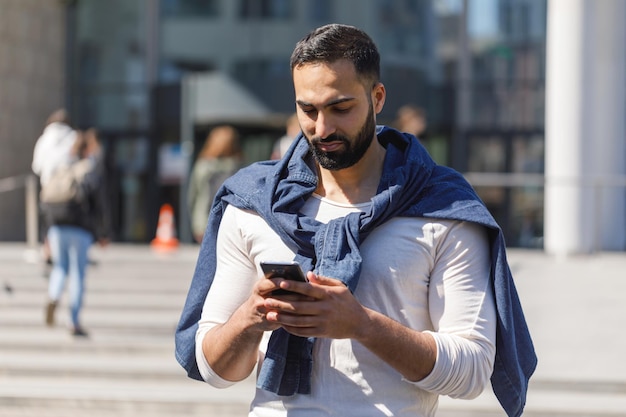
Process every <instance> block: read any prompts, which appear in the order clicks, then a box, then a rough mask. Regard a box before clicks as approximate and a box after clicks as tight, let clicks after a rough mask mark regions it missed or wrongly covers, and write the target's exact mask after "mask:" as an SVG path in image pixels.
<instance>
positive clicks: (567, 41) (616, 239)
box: [544, 0, 626, 255]
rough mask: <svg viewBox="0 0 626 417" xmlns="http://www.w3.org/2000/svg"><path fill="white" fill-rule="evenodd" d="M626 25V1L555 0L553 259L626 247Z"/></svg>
mask: <svg viewBox="0 0 626 417" xmlns="http://www.w3.org/2000/svg"><path fill="white" fill-rule="evenodd" d="M625 24H626V2H624V1H623V0H602V1H595V0H549V1H548V38H547V45H548V46H547V71H546V72H547V73H546V190H545V223H544V224H545V243H544V247H545V250H546V251H547V252H550V253H554V254H559V255H567V254H576V253H590V252H592V251H595V250H623V249H624V248H625V242H626V223H625V222H626V220H625V218H626V207H625V203H626V189H625V188H624V187H621V186H616V184H615V181H614V180H615V178H618V177H620V176H623V175H625V174H626V139H625V137H626V135H625V128H624V120H625V118H626V109H625V107H624V106H625V97H626V88H625V77H626V69H625V65H624V55H625V54H626V32H625V29H624V27H625ZM609 180H612V181H613V185H610V184H608V181H609ZM618 182H619V181H618ZM609 185H610V186H609Z"/></svg>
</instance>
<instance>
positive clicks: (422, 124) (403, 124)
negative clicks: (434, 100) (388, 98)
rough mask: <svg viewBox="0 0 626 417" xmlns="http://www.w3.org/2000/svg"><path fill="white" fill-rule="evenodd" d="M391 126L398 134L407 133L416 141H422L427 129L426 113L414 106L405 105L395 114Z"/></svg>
mask: <svg viewBox="0 0 626 417" xmlns="http://www.w3.org/2000/svg"><path fill="white" fill-rule="evenodd" d="M392 126H393V127H395V128H396V129H398V130H399V131H400V132H407V133H410V134H412V135H413V136H415V137H416V138H418V139H423V135H424V133H425V132H426V128H427V127H428V122H427V119H426V112H425V111H424V109H423V108H421V107H419V106H416V105H415V104H405V105H404V106H402V107H400V108H399V109H398V111H397V112H396V119H395V120H394V122H393V124H392Z"/></svg>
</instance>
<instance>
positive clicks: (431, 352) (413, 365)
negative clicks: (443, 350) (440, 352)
mask: <svg viewBox="0 0 626 417" xmlns="http://www.w3.org/2000/svg"><path fill="white" fill-rule="evenodd" d="M365 311H366V312H367V316H368V323H367V326H362V330H361V332H360V334H359V335H358V337H357V338H356V339H357V340H358V341H359V342H360V343H361V344H362V345H363V346H365V347H366V348H368V349H369V350H370V351H372V353H374V354H376V355H377V356H378V357H379V358H381V359H382V360H383V361H385V362H386V363H388V364H389V365H390V366H392V367H393V368H394V369H396V370H397V371H398V372H400V373H401V374H402V376H403V377H404V378H406V379H407V380H409V381H412V382H417V381H419V380H421V379H423V378H425V377H427V376H428V375H429V374H430V372H431V371H432V370H433V367H434V366H435V360H436V359H437V345H436V343H435V340H434V339H433V337H432V336H431V335H429V334H428V333H422V332H418V331H416V330H413V329H410V328H408V327H406V326H404V325H402V324H400V323H398V322H397V321H395V320H393V319H390V318H389V317H387V316H385V315H383V314H381V313H378V312H376V311H373V310H370V309H365Z"/></svg>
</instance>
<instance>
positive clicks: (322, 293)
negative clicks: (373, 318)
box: [264, 272, 367, 339]
mask: <svg viewBox="0 0 626 417" xmlns="http://www.w3.org/2000/svg"><path fill="white" fill-rule="evenodd" d="M307 278H308V280H309V282H308V283H300V282H294V281H288V280H283V281H280V282H279V286H280V288H282V289H285V290H288V291H291V292H292V293H294V295H286V296H276V297H275V296H271V295H270V296H269V297H267V298H266V299H265V303H264V306H265V308H266V309H267V310H268V311H267V314H266V319H267V321H268V322H270V323H277V324H279V325H280V326H282V327H283V328H284V329H285V330H287V331H288V332H289V333H291V334H294V335H296V336H302V337H327V338H333V339H345V338H354V339H358V336H359V331H360V328H361V326H362V325H363V324H364V321H366V320H367V313H366V310H365V308H364V307H363V306H362V305H361V304H360V303H359V302H358V301H357V300H356V298H355V297H354V296H353V295H352V293H351V292H350V290H349V289H348V288H347V287H346V286H345V285H344V284H343V283H342V282H341V281H339V280H337V279H333V278H328V277H323V276H320V275H316V274H314V273H313V272H308V273H307Z"/></svg>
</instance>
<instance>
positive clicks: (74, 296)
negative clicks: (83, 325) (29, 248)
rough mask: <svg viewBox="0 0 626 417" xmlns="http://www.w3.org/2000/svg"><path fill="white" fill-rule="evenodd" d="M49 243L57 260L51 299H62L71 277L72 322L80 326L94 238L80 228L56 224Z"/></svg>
mask: <svg viewBox="0 0 626 417" xmlns="http://www.w3.org/2000/svg"><path fill="white" fill-rule="evenodd" d="M48 242H49V244H50V253H51V255H52V262H53V266H52V271H51V272H50V282H49V284H48V295H49V297H50V301H55V302H58V301H59V299H60V298H61V295H62V294H63V289H64V288H65V280H66V278H67V277H69V278H70V282H69V295H70V299H69V301H70V314H71V319H72V325H73V326H74V327H80V321H79V314H80V310H81V307H82V304H83V294H84V289H85V270H86V269H87V252H88V250H89V247H90V246H91V244H92V242H93V237H92V235H91V233H89V232H88V231H87V230H85V229H83V228H80V227H76V226H65V225H62V226H60V225H54V226H52V227H50V229H48Z"/></svg>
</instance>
